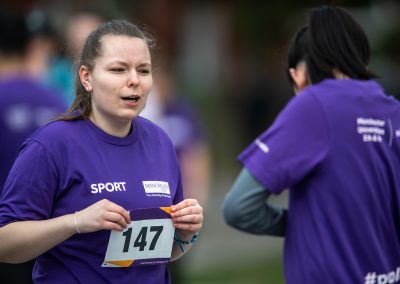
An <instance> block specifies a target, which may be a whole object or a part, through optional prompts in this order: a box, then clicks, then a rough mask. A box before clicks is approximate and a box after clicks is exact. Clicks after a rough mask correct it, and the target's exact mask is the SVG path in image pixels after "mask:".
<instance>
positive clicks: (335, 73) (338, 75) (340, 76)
mask: <svg viewBox="0 0 400 284" xmlns="http://www.w3.org/2000/svg"><path fill="white" fill-rule="evenodd" d="M332 72H333V76H335V78H336V79H338V80H343V79H349V76H347V75H346V74H344V73H342V72H341V71H339V70H338V69H333V71H332Z"/></svg>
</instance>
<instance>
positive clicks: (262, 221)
mask: <svg viewBox="0 0 400 284" xmlns="http://www.w3.org/2000/svg"><path fill="white" fill-rule="evenodd" d="M270 195H271V193H270V192H269V191H268V190H267V189H266V188H265V187H264V186H262V185H261V184H260V183H259V182H258V181H257V180H256V179H255V178H254V177H253V176H252V175H251V174H250V172H249V171H248V170H247V169H245V168H244V169H243V170H242V171H241V173H240V174H239V176H238V177H237V179H236V181H235V182H234V184H233V185H232V187H231V189H230V191H229V193H228V194H227V195H226V197H225V200H224V203H223V214H224V218H225V221H226V222H227V223H228V224H229V225H231V226H232V227H234V228H236V229H238V230H241V231H245V232H248V233H253V234H258V235H272V236H284V235H285V227H286V218H287V210H286V209H283V208H276V207H273V206H271V205H269V204H268V203H267V200H268V198H269V196H270Z"/></svg>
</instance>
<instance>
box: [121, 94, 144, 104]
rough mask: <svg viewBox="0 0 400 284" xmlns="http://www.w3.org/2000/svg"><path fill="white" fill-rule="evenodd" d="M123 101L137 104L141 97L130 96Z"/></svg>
mask: <svg viewBox="0 0 400 284" xmlns="http://www.w3.org/2000/svg"><path fill="white" fill-rule="evenodd" d="M122 99H123V100H124V101H128V102H133V103H136V102H137V101H138V100H139V99H140V97H139V96H129V97H123V98H122Z"/></svg>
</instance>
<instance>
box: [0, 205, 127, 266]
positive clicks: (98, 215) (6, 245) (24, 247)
mask: <svg viewBox="0 0 400 284" xmlns="http://www.w3.org/2000/svg"><path fill="white" fill-rule="evenodd" d="M129 223H130V216H129V213H128V212H127V211H126V210H125V209H124V208H122V207H121V206H119V205H117V204H115V203H112V202H110V201H108V200H106V199H103V200H101V201H98V202H96V203H94V204H93V205H91V206H89V207H87V208H86V209H84V210H82V211H79V212H77V213H75V214H67V215H64V216H60V217H57V218H54V219H49V220H41V221H17V222H13V223H10V224H7V225H5V226H3V227H1V228H0V240H1V242H0V262H6V263H20V262H25V261H28V260H31V259H34V258H35V257H37V256H39V255H41V254H43V253H44V252H46V251H48V250H50V249H51V248H53V247H55V246H56V245H58V244H59V243H61V242H63V241H64V240H66V239H68V238H70V237H71V236H73V235H74V234H76V233H78V230H79V232H80V233H89V232H95V231H98V230H103V229H108V230H118V231H122V230H123V229H124V228H126V226H127V224H129Z"/></svg>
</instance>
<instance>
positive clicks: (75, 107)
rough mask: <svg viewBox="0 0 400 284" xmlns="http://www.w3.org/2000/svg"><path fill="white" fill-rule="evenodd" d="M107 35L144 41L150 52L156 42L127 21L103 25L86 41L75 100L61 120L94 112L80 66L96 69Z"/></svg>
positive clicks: (77, 74)
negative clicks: (81, 76) (102, 40)
mask: <svg viewBox="0 0 400 284" xmlns="http://www.w3.org/2000/svg"><path fill="white" fill-rule="evenodd" d="M105 35H123V36H128V37H135V38H140V39H143V40H144V41H145V42H146V44H147V46H148V48H149V50H150V52H152V51H153V49H154V46H155V42H154V39H153V37H152V36H151V35H150V34H149V33H148V32H146V31H145V30H144V29H141V28H139V26H137V25H135V24H133V23H130V22H128V21H125V20H112V21H109V22H105V23H103V24H101V25H100V26H99V27H98V28H97V29H96V30H94V31H93V32H92V33H91V34H90V35H89V36H88V37H87V39H86V41H85V44H84V46H83V49H82V53H81V55H80V60H79V61H78V63H77V66H78V68H76V69H77V70H76V78H75V99H74V101H73V103H72V105H71V107H70V108H69V110H68V112H67V113H66V114H64V115H62V116H61V117H60V118H59V119H60V120H77V119H82V118H84V117H88V116H89V115H90V113H91V112H92V105H91V103H92V102H91V95H90V94H89V93H88V92H87V91H86V89H85V88H84V86H83V85H82V83H81V80H80V78H79V66H82V65H84V66H86V67H87V68H88V70H89V71H92V70H93V68H94V61H95V59H96V58H97V57H99V56H100V55H101V52H102V42H101V39H102V38H103V37H104V36H105Z"/></svg>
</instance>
